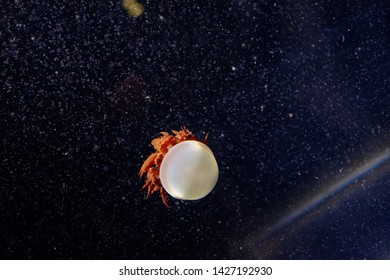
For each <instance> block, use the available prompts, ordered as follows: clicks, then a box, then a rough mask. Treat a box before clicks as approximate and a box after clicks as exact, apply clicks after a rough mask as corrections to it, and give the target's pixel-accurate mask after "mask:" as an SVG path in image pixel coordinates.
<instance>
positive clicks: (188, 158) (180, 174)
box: [160, 140, 218, 200]
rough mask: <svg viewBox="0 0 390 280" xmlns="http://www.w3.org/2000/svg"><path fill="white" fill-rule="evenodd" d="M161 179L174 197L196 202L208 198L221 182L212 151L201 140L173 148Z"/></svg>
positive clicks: (162, 166)
mask: <svg viewBox="0 0 390 280" xmlns="http://www.w3.org/2000/svg"><path fill="white" fill-rule="evenodd" d="M160 180H161V184H162V185H163V187H164V189H165V190H166V191H167V192H168V193H169V194H170V195H171V196H173V197H174V198H178V199H185V200H196V199H200V198H202V197H204V196H206V195H208V194H209V193H210V192H211V191H212V189H213V188H214V186H215V184H216V183H217V180H218V164H217V161H216V160H215V157H214V154H213V152H212V151H211V150H210V148H209V147H207V145H205V144H203V143H201V142H199V141H192V140H190V141H183V142H181V143H179V144H176V145H175V146H173V147H172V148H171V149H170V150H169V151H168V153H167V154H166V155H165V157H164V159H163V161H162V163H161V166H160Z"/></svg>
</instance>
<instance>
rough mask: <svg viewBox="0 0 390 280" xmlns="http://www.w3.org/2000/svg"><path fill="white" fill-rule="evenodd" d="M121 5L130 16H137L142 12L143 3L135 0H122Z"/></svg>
mask: <svg viewBox="0 0 390 280" xmlns="http://www.w3.org/2000/svg"><path fill="white" fill-rule="evenodd" d="M122 7H123V8H124V9H126V10H127V12H128V13H129V15H131V16H132V17H138V16H140V15H142V14H143V13H144V5H142V4H141V3H138V2H137V0H123V1H122Z"/></svg>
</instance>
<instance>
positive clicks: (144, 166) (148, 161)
mask: <svg viewBox="0 0 390 280" xmlns="http://www.w3.org/2000/svg"><path fill="white" fill-rule="evenodd" d="M157 155H158V153H153V154H151V155H150V156H149V157H148V158H147V159H146V160H145V162H144V164H142V167H141V169H140V171H139V173H138V175H139V177H142V176H143V175H144V174H145V172H146V171H147V170H149V168H151V167H152V166H153V164H154V159H155V158H156V157H157Z"/></svg>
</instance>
